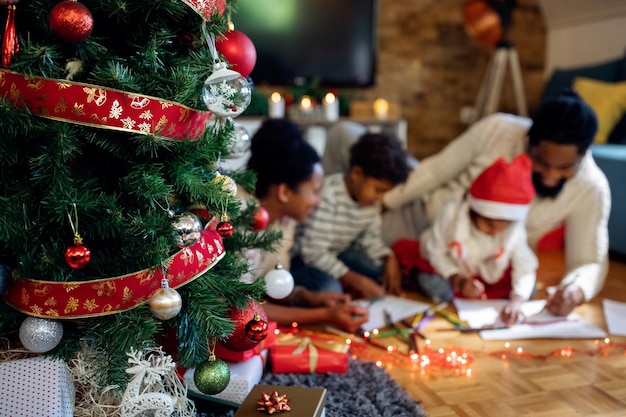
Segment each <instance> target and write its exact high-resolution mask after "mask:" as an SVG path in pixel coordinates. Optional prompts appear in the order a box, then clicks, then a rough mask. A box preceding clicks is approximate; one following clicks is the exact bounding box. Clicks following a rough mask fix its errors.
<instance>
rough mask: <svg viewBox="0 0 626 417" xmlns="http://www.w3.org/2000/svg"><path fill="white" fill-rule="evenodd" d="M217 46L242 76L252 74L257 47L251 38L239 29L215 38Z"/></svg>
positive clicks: (232, 67) (234, 69)
mask: <svg viewBox="0 0 626 417" xmlns="http://www.w3.org/2000/svg"><path fill="white" fill-rule="evenodd" d="M215 48H216V49H217V51H218V52H219V53H220V54H222V55H224V58H226V60H227V61H228V63H229V64H230V65H231V68H230V69H232V70H233V71H237V72H238V73H239V74H241V76H242V77H247V76H248V75H250V73H251V72H252V70H253V69H254V65H255V64H256V48H255V47H254V44H253V43H252V41H251V40H250V38H249V37H248V36H247V35H246V34H244V33H243V32H240V31H238V30H231V31H229V32H226V33H225V34H224V36H223V37H220V38H217V39H215Z"/></svg>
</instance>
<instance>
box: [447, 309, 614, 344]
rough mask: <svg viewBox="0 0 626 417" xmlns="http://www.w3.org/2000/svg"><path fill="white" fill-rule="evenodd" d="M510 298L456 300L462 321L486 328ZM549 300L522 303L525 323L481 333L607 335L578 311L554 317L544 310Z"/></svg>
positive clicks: (487, 336) (506, 336)
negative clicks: (585, 319)
mask: <svg viewBox="0 0 626 417" xmlns="http://www.w3.org/2000/svg"><path fill="white" fill-rule="evenodd" d="M507 302H508V300H465V299H455V300H454V305H455V307H456V309H457V312H458V315H459V317H460V318H461V319H462V320H465V321H467V322H468V324H469V326H470V327H474V328H476V327H483V326H488V325H492V324H495V323H497V322H498V320H499V317H500V310H502V307H503V306H504V305H505V304H506V303H507ZM545 304H546V302H545V300H531V301H527V302H525V303H524V304H523V305H522V312H523V313H524V316H525V317H526V318H525V320H524V322H523V323H519V324H515V325H513V326H511V327H509V328H506V329H497V330H484V331H481V332H479V335H480V337H481V338H482V339H483V340H515V339H596V338H603V337H606V332H605V331H604V330H602V329H600V328H599V327H597V326H594V325H593V324H591V323H587V322H586V321H584V320H583V318H582V317H581V316H580V315H579V314H578V313H576V312H572V313H571V314H570V315H569V316H567V317H560V316H554V315H552V314H550V313H549V312H547V311H544V310H543V308H544V306H545Z"/></svg>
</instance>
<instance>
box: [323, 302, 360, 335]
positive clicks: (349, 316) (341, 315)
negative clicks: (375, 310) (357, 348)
mask: <svg viewBox="0 0 626 417" xmlns="http://www.w3.org/2000/svg"><path fill="white" fill-rule="evenodd" d="M328 315H329V319H328V321H330V322H331V323H333V324H334V325H335V326H337V327H339V328H341V329H343V330H345V331H348V332H351V333H352V332H355V331H357V330H358V329H359V328H360V327H361V326H362V325H363V324H364V323H366V322H367V320H368V310H367V307H362V306H358V305H355V304H337V305H335V306H334V307H329V308H328Z"/></svg>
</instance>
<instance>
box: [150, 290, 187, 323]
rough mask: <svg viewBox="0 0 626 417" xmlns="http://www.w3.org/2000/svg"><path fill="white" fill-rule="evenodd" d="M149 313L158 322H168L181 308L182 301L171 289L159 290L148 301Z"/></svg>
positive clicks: (176, 292)
mask: <svg viewBox="0 0 626 417" xmlns="http://www.w3.org/2000/svg"><path fill="white" fill-rule="evenodd" d="M148 305H149V306H150V311H151V312H152V314H153V315H154V317H156V318H157V319H159V320H169V319H173V318H174V317H176V315H177V314H178V313H179V312H180V309H181V307H182V306H183V299H182V298H181V296H180V294H179V293H178V291H176V290H175V289H173V288H169V287H168V288H159V289H158V290H156V291H155V292H154V294H152V296H150V299H149V300H148Z"/></svg>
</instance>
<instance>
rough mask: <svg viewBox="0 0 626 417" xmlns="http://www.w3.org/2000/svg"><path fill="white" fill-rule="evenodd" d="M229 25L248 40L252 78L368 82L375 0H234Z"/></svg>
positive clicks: (335, 84)
mask: <svg viewBox="0 0 626 417" xmlns="http://www.w3.org/2000/svg"><path fill="white" fill-rule="evenodd" d="M236 4H237V10H236V12H235V13H233V15H232V21H233V23H234V25H235V29H237V30H239V31H241V32H243V33H245V34H246V35H247V36H248V37H249V38H250V39H251V40H252V42H253V43H254V45H255V48H256V51H257V61H256V65H255V67H254V70H253V71H252V73H251V74H250V77H251V78H252V81H253V82H254V83H255V84H259V85H260V84H268V85H277V86H285V85H287V86H289V85H305V84H307V83H311V82H312V81H317V82H319V85H320V86H323V87H367V86H371V85H373V84H374V78H375V75H376V52H377V36H376V35H377V33H376V32H377V24H378V4H377V0H237V2H236Z"/></svg>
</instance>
